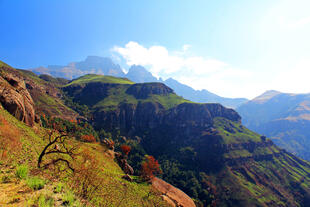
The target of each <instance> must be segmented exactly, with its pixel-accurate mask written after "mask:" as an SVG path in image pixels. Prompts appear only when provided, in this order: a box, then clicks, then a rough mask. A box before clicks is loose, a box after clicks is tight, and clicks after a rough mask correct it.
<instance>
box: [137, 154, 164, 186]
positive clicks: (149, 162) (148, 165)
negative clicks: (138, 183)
mask: <svg viewBox="0 0 310 207" xmlns="http://www.w3.org/2000/svg"><path fill="white" fill-rule="evenodd" d="M161 173H162V170H161V169H160V166H159V163H158V161H157V160H156V159H155V158H154V157H153V156H151V155H147V156H146V157H145V161H143V162H142V166H141V176H142V178H143V179H145V180H150V179H152V178H154V177H155V175H157V174H161Z"/></svg>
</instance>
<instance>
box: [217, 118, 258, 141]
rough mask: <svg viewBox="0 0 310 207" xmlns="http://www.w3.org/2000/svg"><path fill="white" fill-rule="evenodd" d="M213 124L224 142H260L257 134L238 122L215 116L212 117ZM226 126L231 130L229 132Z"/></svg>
mask: <svg viewBox="0 0 310 207" xmlns="http://www.w3.org/2000/svg"><path fill="white" fill-rule="evenodd" d="M214 126H215V127H216V129H217V130H218V132H219V133H220V135H221V136H222V137H223V140H224V144H232V143H244V142H261V138H260V135H259V134H257V133H255V132H252V131H251V130H249V129H247V128H246V127H244V126H242V124H240V123H236V122H233V121H230V120H228V119H225V118H221V117H216V118H215V119H214ZM228 128H229V129H230V130H232V131H233V132H230V131H229V130H228Z"/></svg>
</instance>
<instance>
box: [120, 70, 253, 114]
mask: <svg viewBox="0 0 310 207" xmlns="http://www.w3.org/2000/svg"><path fill="white" fill-rule="evenodd" d="M125 77H127V78H129V79H130V80H132V81H134V82H136V83H144V82H158V81H159V82H162V83H164V84H166V85H167V86H169V87H170V88H172V89H173V90H174V91H175V92H176V93H177V94H178V95H180V96H183V97H184V98H186V99H188V100H191V101H194V102H198V103H220V104H222V105H224V106H226V107H229V108H236V107H238V106H240V105H241V104H243V103H245V102H246V101H247V99H245V98H224V97H221V96H218V95H216V94H214V93H211V92H210V91H208V90H205V89H203V90H195V89H193V88H192V87H190V86H187V85H185V84H182V83H180V82H179V81H177V80H175V79H173V78H168V79H167V80H162V79H161V78H159V79H157V78H155V77H154V76H153V75H152V73H150V72H149V71H147V70H146V69H145V68H144V67H142V66H137V65H133V66H131V67H130V68H129V71H128V73H127V74H126V75H125Z"/></svg>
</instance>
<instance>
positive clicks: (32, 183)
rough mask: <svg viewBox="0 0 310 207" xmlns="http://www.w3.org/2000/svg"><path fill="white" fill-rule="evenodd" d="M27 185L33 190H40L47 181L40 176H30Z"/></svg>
mask: <svg viewBox="0 0 310 207" xmlns="http://www.w3.org/2000/svg"><path fill="white" fill-rule="evenodd" d="M26 183H27V185H28V186H29V187H30V188H32V189H33V190H40V189H42V188H43V187H44V185H45V181H44V180H42V179H41V178H38V177H32V178H28V179H27V180H26Z"/></svg>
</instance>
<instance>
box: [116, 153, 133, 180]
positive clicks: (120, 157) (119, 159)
mask: <svg viewBox="0 0 310 207" xmlns="http://www.w3.org/2000/svg"><path fill="white" fill-rule="evenodd" d="M115 158H116V160H117V162H118V164H119V166H120V167H121V168H122V170H123V171H124V173H126V174H128V175H133V174H134V170H133V168H132V167H131V166H130V165H129V164H128V162H127V160H126V159H125V158H124V157H123V155H122V154H121V153H115Z"/></svg>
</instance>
